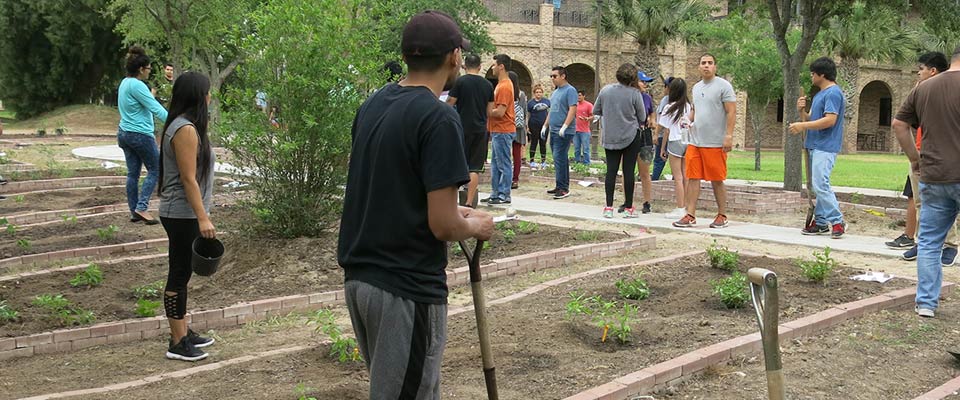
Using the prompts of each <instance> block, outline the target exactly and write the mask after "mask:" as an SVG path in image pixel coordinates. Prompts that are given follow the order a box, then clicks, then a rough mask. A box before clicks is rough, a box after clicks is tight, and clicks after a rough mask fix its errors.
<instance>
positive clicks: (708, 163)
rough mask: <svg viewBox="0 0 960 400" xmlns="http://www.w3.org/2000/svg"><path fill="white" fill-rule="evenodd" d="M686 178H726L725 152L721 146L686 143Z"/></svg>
mask: <svg viewBox="0 0 960 400" xmlns="http://www.w3.org/2000/svg"><path fill="white" fill-rule="evenodd" d="M685 158H686V159H687V179H702V180H705V181H722V180H726V179H727V152H725V151H723V148H722V147H697V146H694V145H692V144H691V145H687V154H686V155H685Z"/></svg>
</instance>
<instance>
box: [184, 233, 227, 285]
mask: <svg viewBox="0 0 960 400" xmlns="http://www.w3.org/2000/svg"><path fill="white" fill-rule="evenodd" d="M221 257H223V243H222V242H220V240H218V239H216V238H214V239H206V238H203V237H198V238H197V239H196V240H194V241H193V257H192V258H191V259H190V266H191V267H192V268H193V273H195V274H197V275H200V276H210V275H213V274H214V273H216V272H217V268H218V267H219V266H220V258H221Z"/></svg>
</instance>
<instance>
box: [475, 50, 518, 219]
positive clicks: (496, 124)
mask: <svg viewBox="0 0 960 400" xmlns="http://www.w3.org/2000/svg"><path fill="white" fill-rule="evenodd" d="M493 60H494V62H493V66H492V67H491V69H492V70H493V74H494V75H496V76H497V79H498V81H497V87H496V88H494V89H493V109H491V110H490V115H489V117H488V118H487V125H488V127H489V131H490V139H491V142H492V143H493V146H492V148H493V156H492V157H491V159H490V170H491V179H490V186H491V191H490V197H489V198H486V199H484V200H482V201H484V202H486V203H488V204H490V205H496V204H510V185H511V184H512V183H513V163H512V161H511V160H510V156H511V152H512V151H513V138H514V137H515V136H516V134H517V126H516V123H515V122H514V120H513V119H514V111H513V82H511V81H510V75H508V74H507V70H508V69H509V68H510V56H508V55H506V54H497V55H495V56H493Z"/></svg>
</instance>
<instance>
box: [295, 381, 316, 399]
mask: <svg viewBox="0 0 960 400" xmlns="http://www.w3.org/2000/svg"><path fill="white" fill-rule="evenodd" d="M312 391H313V388H310V387H307V386H306V385H304V384H303V383H302V382H301V383H298V384H297V386H296V387H295V388H294V389H293V394H294V395H295V396H297V400H317V398H316V397H313V396H307V393H309V392H312Z"/></svg>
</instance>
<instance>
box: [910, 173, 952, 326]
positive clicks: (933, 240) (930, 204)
mask: <svg viewBox="0 0 960 400" xmlns="http://www.w3.org/2000/svg"><path fill="white" fill-rule="evenodd" d="M920 196H921V197H922V198H923V211H922V212H920V232H919V234H918V235H917V240H918V243H917V306H918V307H920V308H927V309H931V310H936V309H937V305H939V301H940V284H941V283H942V281H943V266H942V265H941V264H940V255H941V252H942V251H943V242H944V240H946V238H947V231H949V230H950V229H953V223H954V221H956V220H957V210H958V207H960V183H946V184H934V183H923V182H920Z"/></svg>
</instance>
